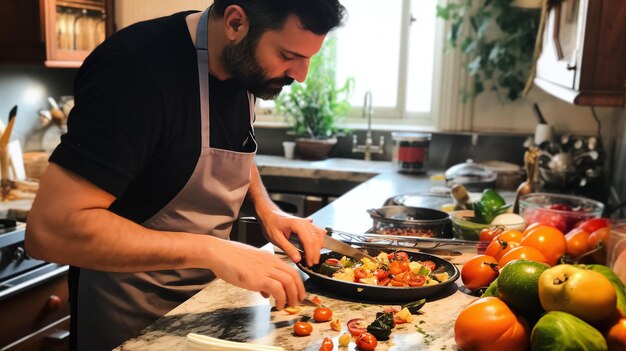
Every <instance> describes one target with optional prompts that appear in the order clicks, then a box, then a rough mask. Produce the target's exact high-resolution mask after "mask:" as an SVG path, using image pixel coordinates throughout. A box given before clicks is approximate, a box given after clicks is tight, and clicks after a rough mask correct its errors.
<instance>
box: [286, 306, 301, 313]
mask: <svg viewBox="0 0 626 351" xmlns="http://www.w3.org/2000/svg"><path fill="white" fill-rule="evenodd" d="M285 312H287V313H289V314H296V313H298V312H300V307H285Z"/></svg>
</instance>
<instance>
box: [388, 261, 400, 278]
mask: <svg viewBox="0 0 626 351" xmlns="http://www.w3.org/2000/svg"><path fill="white" fill-rule="evenodd" d="M389 272H391V274H393V275H396V274H400V273H402V272H403V270H402V266H401V265H400V261H391V263H390V264H389Z"/></svg>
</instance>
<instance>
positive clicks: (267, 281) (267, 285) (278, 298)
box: [261, 276, 287, 310]
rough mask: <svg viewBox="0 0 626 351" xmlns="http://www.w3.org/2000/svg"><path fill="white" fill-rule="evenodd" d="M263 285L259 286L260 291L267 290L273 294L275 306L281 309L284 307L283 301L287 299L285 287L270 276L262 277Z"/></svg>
mask: <svg viewBox="0 0 626 351" xmlns="http://www.w3.org/2000/svg"><path fill="white" fill-rule="evenodd" d="M263 279H264V282H263V286H262V287H261V291H267V292H268V293H269V294H270V295H272V296H274V299H275V303H276V308H277V309H279V310H282V309H283V308H285V302H286V300H287V297H286V294H285V289H284V288H283V284H281V283H280V282H279V281H278V280H275V279H272V278H270V277H267V276H266V277H264V278H263Z"/></svg>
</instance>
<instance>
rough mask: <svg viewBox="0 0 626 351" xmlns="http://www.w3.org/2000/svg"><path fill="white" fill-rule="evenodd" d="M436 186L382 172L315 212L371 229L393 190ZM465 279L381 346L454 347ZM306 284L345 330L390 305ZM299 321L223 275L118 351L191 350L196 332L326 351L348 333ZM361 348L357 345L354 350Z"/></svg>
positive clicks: (328, 222) (321, 221) (342, 225)
mask: <svg viewBox="0 0 626 351" xmlns="http://www.w3.org/2000/svg"><path fill="white" fill-rule="evenodd" d="M290 162H291V161H290ZM432 185H433V183H432V182H431V181H430V179H429V178H428V177H426V176H421V177H417V176H407V175H401V174H397V173H393V172H385V173H381V174H379V175H377V176H375V177H374V178H372V179H370V180H369V181H367V182H365V183H363V184H361V185H359V186H357V187H356V188H354V189H353V190H351V191H349V192H348V193H347V194H345V195H344V196H342V197H340V198H339V199H337V200H336V201H334V202H333V203H331V204H330V205H328V206H326V207H325V208H323V209H322V210H320V211H319V212H317V213H315V214H314V215H313V216H312V217H313V220H314V222H315V223H316V224H318V225H320V226H331V227H333V228H336V229H341V230H344V231H351V232H357V233H363V232H365V231H367V230H368V229H369V226H370V225H371V219H370V218H369V215H367V213H366V212H365V209H367V208H370V207H379V206H381V205H382V204H383V203H384V201H385V200H386V199H387V198H389V197H391V196H393V195H397V194H404V193H412V192H423V191H428V189H429V188H430V187H431V186H432ZM437 185H438V184H437ZM270 248H271V247H270ZM460 284H461V283H460V279H459V280H457V282H455V284H452V285H450V286H448V287H447V288H446V289H444V290H443V291H441V292H440V293H438V294H437V295H435V296H432V297H430V298H429V299H428V302H427V303H426V305H425V306H424V307H423V308H422V310H421V311H420V312H419V314H418V315H415V320H414V321H413V322H412V323H408V324H404V325H399V326H397V327H396V328H395V329H394V330H393V332H392V334H391V339H390V340H389V341H385V342H379V346H378V347H377V348H376V350H416V349H419V350H426V349H428V350H454V349H455V346H454V345H455V343H454V331H453V325H454V320H455V318H456V316H457V315H458V314H459V313H460V311H461V310H462V309H463V308H464V307H465V306H466V305H467V303H469V302H470V301H471V300H472V297H471V296H469V295H466V294H464V293H462V292H461V291H459V290H458V288H459V285H460ZM305 285H306V287H307V291H309V292H310V293H311V294H313V295H317V296H320V298H321V299H322V303H323V304H324V305H326V306H328V307H330V308H331V309H332V310H333V316H334V318H339V319H340V320H341V322H342V324H343V325H342V327H343V332H345V331H346V322H347V321H348V320H350V319H352V318H357V317H363V318H366V319H367V320H369V321H371V320H373V318H374V316H375V314H376V312H379V311H381V310H382V309H383V308H385V307H388V305H380V304H375V303H374V304H365V303H362V302H358V301H347V300H342V299H340V298H339V297H337V296H334V295H332V294H331V293H328V292H325V291H321V290H319V289H318V288H317V287H316V286H315V285H313V284H309V283H305ZM392 306H393V305H392ZM395 306H396V307H398V305H395ZM312 310H313V308H312V307H305V308H303V310H302V311H301V312H300V315H304V316H307V315H308V316H311V315H312ZM299 318H301V316H298V315H289V314H287V313H286V312H284V311H274V310H272V309H271V308H270V303H269V301H268V300H266V299H263V298H262V297H261V296H260V294H258V293H254V292H250V291H246V290H244V289H240V288H237V287H235V286H232V285H230V284H227V283H225V282H224V281H222V280H216V281H214V282H212V283H211V284H210V285H209V286H207V287H206V288H205V289H204V290H202V291H201V292H199V293H198V294H196V295H195V296H193V297H192V298H191V299H189V300H188V301H186V302H184V303H183V304H181V305H180V306H178V307H176V308H175V309H174V310H172V311H170V312H169V313H167V314H166V315H165V316H163V317H162V318H160V319H159V320H158V321H156V322H155V323H153V324H152V325H150V326H148V327H147V328H146V329H145V330H144V331H143V332H142V333H141V334H140V335H139V336H138V337H136V338H134V339H131V340H128V341H127V342H125V343H124V344H122V345H121V346H120V347H118V348H117V349H116V350H120V351H121V350H184V349H185V343H186V335H187V334H188V333H190V332H193V333H199V334H204V335H208V336H212V337H218V338H221V339H226V340H231V341H245V342H254V343H262V344H268V345H277V346H282V347H283V348H285V349H286V350H318V349H319V347H320V345H321V342H322V340H323V338H324V337H327V336H328V337H332V339H333V342H334V343H335V345H337V344H338V342H337V339H338V337H339V335H340V333H339V332H336V331H332V330H331V329H330V326H329V323H314V322H313V329H314V331H313V333H312V334H311V335H310V336H307V337H297V336H294V335H293V333H292V325H293V323H295V322H296V321H297V320H298V319H299ZM335 347H336V346H335ZM335 349H337V348H335ZM353 349H354V344H353V343H352V344H351V346H350V347H349V348H348V350H353Z"/></svg>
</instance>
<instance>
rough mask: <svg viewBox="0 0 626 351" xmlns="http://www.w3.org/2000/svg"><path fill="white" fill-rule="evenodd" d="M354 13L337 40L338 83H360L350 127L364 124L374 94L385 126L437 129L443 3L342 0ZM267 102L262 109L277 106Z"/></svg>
mask: <svg viewBox="0 0 626 351" xmlns="http://www.w3.org/2000/svg"><path fill="white" fill-rule="evenodd" d="M341 2H342V4H343V5H344V6H345V7H346V9H347V11H348V17H347V20H346V22H345V23H346V24H345V26H343V27H341V28H338V29H337V30H335V31H333V32H332V34H331V35H333V36H334V37H335V38H336V39H337V81H338V82H344V81H345V79H346V78H347V77H353V78H354V79H355V90H354V91H353V93H352V96H351V99H350V101H351V104H352V106H353V109H352V111H351V112H350V114H349V117H350V118H349V120H348V122H349V123H350V122H351V123H363V122H364V121H363V120H362V118H361V114H362V109H363V100H364V96H365V93H366V92H367V91H371V92H372V105H373V111H374V114H373V118H374V119H375V121H376V123H379V124H381V123H382V124H386V123H389V124H398V123H400V124H407V125H421V126H434V125H435V120H434V118H433V114H432V110H433V101H435V99H434V98H436V96H434V95H433V93H436V92H435V89H434V85H433V82H434V72H435V71H436V70H435V68H436V67H435V66H434V64H435V62H438V60H437V59H438V58H440V52H441V51H442V45H437V43H443V39H441V40H440V39H439V38H440V37H441V35H440V34H439V32H440V31H439V30H438V27H437V21H436V15H435V14H436V11H435V10H436V4H437V0H389V1H384V2H381V1H379V0H342V1H341ZM271 105H272V104H271V103H268V102H262V103H261V108H263V107H269V106H271Z"/></svg>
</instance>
